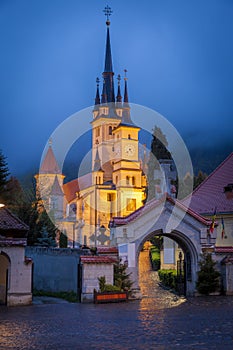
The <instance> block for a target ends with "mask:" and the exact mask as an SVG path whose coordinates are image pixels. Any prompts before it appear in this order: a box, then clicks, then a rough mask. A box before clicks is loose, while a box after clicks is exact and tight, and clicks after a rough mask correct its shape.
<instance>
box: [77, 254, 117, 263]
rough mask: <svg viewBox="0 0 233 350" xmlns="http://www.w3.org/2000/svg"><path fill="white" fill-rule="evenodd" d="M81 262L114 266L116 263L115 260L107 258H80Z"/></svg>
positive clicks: (95, 256) (96, 256) (94, 256)
mask: <svg viewBox="0 0 233 350" xmlns="http://www.w3.org/2000/svg"><path fill="white" fill-rule="evenodd" d="M80 259H81V262H82V263H84V264H114V263H115V262H116V260H115V259H113V258H110V257H109V256H98V255H93V256H87V255H85V256H81V257H80Z"/></svg>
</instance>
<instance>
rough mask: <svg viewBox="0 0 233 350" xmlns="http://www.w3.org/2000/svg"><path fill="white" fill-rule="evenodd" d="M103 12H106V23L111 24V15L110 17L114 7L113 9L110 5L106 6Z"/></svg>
mask: <svg viewBox="0 0 233 350" xmlns="http://www.w3.org/2000/svg"><path fill="white" fill-rule="evenodd" d="M103 12H104V14H105V16H106V17H107V21H106V24H107V25H109V24H110V21H109V17H110V16H111V14H112V9H111V7H109V6H108V5H107V6H105V8H104V10H103Z"/></svg>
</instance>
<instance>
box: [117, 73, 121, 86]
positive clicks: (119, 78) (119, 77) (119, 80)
mask: <svg viewBox="0 0 233 350" xmlns="http://www.w3.org/2000/svg"><path fill="white" fill-rule="evenodd" d="M117 80H118V86H119V85H120V83H121V76H120V74H118V76H117Z"/></svg>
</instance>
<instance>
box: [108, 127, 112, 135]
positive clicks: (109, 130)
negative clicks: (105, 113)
mask: <svg viewBox="0 0 233 350" xmlns="http://www.w3.org/2000/svg"><path fill="white" fill-rule="evenodd" d="M108 134H109V135H112V126H109V128H108Z"/></svg>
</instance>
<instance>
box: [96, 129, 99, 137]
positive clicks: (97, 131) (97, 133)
mask: <svg viewBox="0 0 233 350" xmlns="http://www.w3.org/2000/svg"><path fill="white" fill-rule="evenodd" d="M99 136H100V128H96V137H99Z"/></svg>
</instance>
